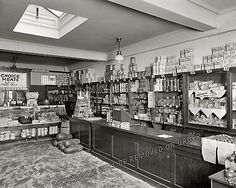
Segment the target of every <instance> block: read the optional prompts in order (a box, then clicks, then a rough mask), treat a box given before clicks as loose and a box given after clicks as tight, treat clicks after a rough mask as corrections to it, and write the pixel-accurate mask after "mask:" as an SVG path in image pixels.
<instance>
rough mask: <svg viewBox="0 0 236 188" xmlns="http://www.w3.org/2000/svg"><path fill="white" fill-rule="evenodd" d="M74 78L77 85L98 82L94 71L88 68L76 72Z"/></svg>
mask: <svg viewBox="0 0 236 188" xmlns="http://www.w3.org/2000/svg"><path fill="white" fill-rule="evenodd" d="M74 77H75V78H76V80H77V83H80V84H83V83H91V82H97V81H99V78H98V76H97V74H96V72H95V70H94V69H92V68H88V69H83V70H78V71H76V72H75V75H74Z"/></svg>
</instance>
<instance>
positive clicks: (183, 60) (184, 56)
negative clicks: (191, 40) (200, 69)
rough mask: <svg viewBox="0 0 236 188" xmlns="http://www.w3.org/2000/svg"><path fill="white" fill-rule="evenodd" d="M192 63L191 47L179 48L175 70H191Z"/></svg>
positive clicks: (192, 51)
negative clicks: (177, 63)
mask: <svg viewBox="0 0 236 188" xmlns="http://www.w3.org/2000/svg"><path fill="white" fill-rule="evenodd" d="M193 65H194V50H193V49H192V48H187V49H183V50H181V51H180V58H179V66H178V67H177V72H188V71H191V70H192V69H193Z"/></svg>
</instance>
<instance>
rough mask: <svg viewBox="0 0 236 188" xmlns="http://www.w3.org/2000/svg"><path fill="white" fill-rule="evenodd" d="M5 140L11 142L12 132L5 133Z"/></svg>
mask: <svg viewBox="0 0 236 188" xmlns="http://www.w3.org/2000/svg"><path fill="white" fill-rule="evenodd" d="M5 140H10V131H6V132H5Z"/></svg>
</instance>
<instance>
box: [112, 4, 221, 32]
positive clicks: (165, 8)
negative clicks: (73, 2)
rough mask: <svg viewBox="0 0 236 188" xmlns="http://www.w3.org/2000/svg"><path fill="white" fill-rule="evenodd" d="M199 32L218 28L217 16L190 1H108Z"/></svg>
mask: <svg viewBox="0 0 236 188" xmlns="http://www.w3.org/2000/svg"><path fill="white" fill-rule="evenodd" d="M108 1H110V2H113V3H116V4H119V5H121V6H125V7H128V8H131V9H134V10H137V11H140V12H143V13H146V14H149V15H152V16H155V17H158V18H162V19H165V20H168V21H171V22H174V23H177V24H181V25H184V26H187V27H190V28H193V29H196V30H199V31H208V30H212V29H216V28H217V16H218V15H217V14H216V13H214V12H212V11H209V10H207V9H206V8H203V7H200V6H198V5H196V4H194V3H192V2H191V1H188V0H181V1H179V0H171V1H166V0H125V1H124V0H108Z"/></svg>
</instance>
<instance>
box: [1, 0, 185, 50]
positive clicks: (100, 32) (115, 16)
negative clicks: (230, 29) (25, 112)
mask: <svg viewBox="0 0 236 188" xmlns="http://www.w3.org/2000/svg"><path fill="white" fill-rule="evenodd" d="M31 3H33V4H36V5H41V6H45V7H48V8H52V9H56V10H60V11H63V12H67V13H70V14H74V15H78V16H83V17H86V18H88V20H87V21H86V22H85V23H84V24H82V25H81V26H79V27H78V28H76V29H75V30H73V31H71V32H70V33H69V34H67V35H65V36H64V37H62V38H61V39H59V40H56V39H49V38H44V37H37V36H32V35H27V34H20V33H14V32H13V29H14V27H15V25H16V23H17V22H18V20H19V19H20V17H21V15H22V14H23V12H24V11H25V9H26V7H27V6H28V4H31ZM181 28H183V26H180V25H177V24H174V23H171V22H168V21H164V20H162V19H158V18H155V17H152V16H149V15H146V14H143V13H140V12H137V11H135V10H131V9H129V8H125V7H122V6H119V5H116V4H113V3H110V2H108V1H105V0H43V1H40V0H0V38H7V39H13V40H20V41H28V42H35V43H42V44H49V45H55V46H63V47H70V48H77V49H84V50H92V51H101V52H108V51H111V50H113V49H114V48H116V45H115V38H116V37H118V36H121V37H122V38H123V40H122V44H121V45H122V46H126V45H129V44H132V43H135V42H138V41H141V40H144V39H147V38H150V37H154V36H157V35H162V34H165V33H168V32H172V31H175V30H177V29H181Z"/></svg>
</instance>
